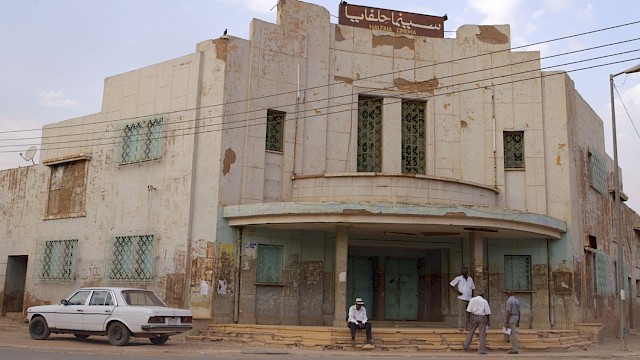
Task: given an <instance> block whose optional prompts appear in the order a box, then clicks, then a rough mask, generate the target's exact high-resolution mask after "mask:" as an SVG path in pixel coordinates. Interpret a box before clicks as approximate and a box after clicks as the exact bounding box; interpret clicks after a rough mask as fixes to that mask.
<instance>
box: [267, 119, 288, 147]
mask: <svg viewBox="0 0 640 360" xmlns="http://www.w3.org/2000/svg"><path fill="white" fill-rule="evenodd" d="M286 114H287V113H285V112H282V111H276V110H271V109H269V110H267V139H266V149H267V150H271V151H280V152H282V149H283V145H282V144H283V138H284V120H285V115H286Z"/></svg>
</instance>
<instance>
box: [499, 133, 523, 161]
mask: <svg viewBox="0 0 640 360" xmlns="http://www.w3.org/2000/svg"><path fill="white" fill-rule="evenodd" d="M517 135H520V138H521V140H520V142H514V141H508V140H507V139H508V138H509V137H515V136H517ZM524 135H525V132H524V131H503V132H502V145H503V155H504V168H505V170H524V169H525V168H526V164H525V138H524ZM513 144H519V145H518V147H519V148H518V149H514V146H515V145H513ZM518 150H520V154H517V151H518ZM508 151H511V153H510V154H508V153H507V152H508ZM509 155H511V156H509ZM518 157H521V158H522V159H520V160H517V159H513V158H518ZM511 159H513V160H511Z"/></svg>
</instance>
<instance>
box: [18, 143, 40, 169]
mask: <svg viewBox="0 0 640 360" xmlns="http://www.w3.org/2000/svg"><path fill="white" fill-rule="evenodd" d="M36 151H38V148H37V147H35V146H31V147H30V148H29V149H27V152H26V153H24V156H22V153H20V156H22V158H23V159H24V160H25V161H31V163H32V164H34V165H35V164H36V163H35V162H34V161H33V157H34V156H36Z"/></svg>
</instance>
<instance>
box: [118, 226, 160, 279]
mask: <svg viewBox="0 0 640 360" xmlns="http://www.w3.org/2000/svg"><path fill="white" fill-rule="evenodd" d="M153 238H154V236H153V235H140V236H118V237H116V239H115V241H114V243H113V248H112V249H111V259H110V260H111V263H110V269H109V270H110V271H109V272H108V274H107V278H108V279H110V280H152V278H153Z"/></svg>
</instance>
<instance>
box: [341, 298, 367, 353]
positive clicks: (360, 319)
mask: <svg viewBox="0 0 640 360" xmlns="http://www.w3.org/2000/svg"><path fill="white" fill-rule="evenodd" d="M368 320H369V319H367V309H365V308H364V300H362V298H356V303H355V304H354V305H351V307H350V308H349V320H348V321H349V322H348V323H347V324H348V325H349V329H351V346H354V345H355V344H356V330H362V329H364V330H365V332H366V334H367V344H372V343H373V341H372V340H371V323H370V322H369V321H368Z"/></svg>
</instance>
